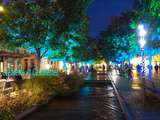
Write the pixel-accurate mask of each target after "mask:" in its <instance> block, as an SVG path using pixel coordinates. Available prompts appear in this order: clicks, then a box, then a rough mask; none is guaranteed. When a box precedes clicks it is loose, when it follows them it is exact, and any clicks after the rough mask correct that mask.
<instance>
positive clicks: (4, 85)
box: [0, 79, 15, 95]
mask: <svg viewBox="0 0 160 120" xmlns="http://www.w3.org/2000/svg"><path fill="white" fill-rule="evenodd" d="M14 87H15V81H14V80H13V79H8V80H7V79H0V91H1V92H2V93H4V94H5V95H9V94H10V93H11V92H13V91H14Z"/></svg>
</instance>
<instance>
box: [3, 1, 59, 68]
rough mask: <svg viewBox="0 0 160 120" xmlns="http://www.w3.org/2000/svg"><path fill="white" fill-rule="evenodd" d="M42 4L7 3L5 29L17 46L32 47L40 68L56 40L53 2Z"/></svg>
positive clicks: (55, 17) (56, 17)
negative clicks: (42, 59) (42, 60)
mask: <svg viewBox="0 0 160 120" xmlns="http://www.w3.org/2000/svg"><path fill="white" fill-rule="evenodd" d="M46 4H47V5H45V6H41V5H39V4H37V2H34V1H33V2H23V1H21V0H18V1H10V3H9V4H8V5H7V9H8V11H9V12H8V15H7V17H5V21H7V22H6V23H5V26H4V29H5V30H6V31H7V33H8V36H11V37H10V38H12V39H11V40H10V42H13V41H14V42H15V43H16V45H17V47H23V48H26V49H28V48H32V50H33V52H34V53H35V54H36V57H37V61H38V66H37V67H38V69H40V61H41V58H42V57H44V56H45V54H46V53H47V51H48V50H49V48H50V47H51V46H54V44H51V43H53V42H52V41H55V40H56V39H55V34H56V29H55V21H56V20H57V19H58V15H57V14H56V13H55V9H54V6H53V4H54V3H53V2H46Z"/></svg>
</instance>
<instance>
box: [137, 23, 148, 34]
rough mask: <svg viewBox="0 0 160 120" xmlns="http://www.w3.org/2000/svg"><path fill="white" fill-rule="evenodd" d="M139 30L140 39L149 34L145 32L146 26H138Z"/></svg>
mask: <svg viewBox="0 0 160 120" xmlns="http://www.w3.org/2000/svg"><path fill="white" fill-rule="evenodd" d="M138 30H139V36H140V37H144V36H145V35H146V34H147V32H146V31H145V29H144V26H143V25H142V24H140V25H138Z"/></svg>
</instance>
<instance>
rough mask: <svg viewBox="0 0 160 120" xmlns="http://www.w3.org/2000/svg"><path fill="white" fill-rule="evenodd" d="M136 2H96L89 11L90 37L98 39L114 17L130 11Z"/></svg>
mask: <svg viewBox="0 0 160 120" xmlns="http://www.w3.org/2000/svg"><path fill="white" fill-rule="evenodd" d="M133 1H134V0H94V2H93V3H92V4H91V6H90V7H89V10H88V13H87V14H88V16H89V18H90V35H91V36H92V37H96V36H97V35H98V34H99V32H100V31H103V30H104V29H105V28H106V27H107V26H108V25H109V24H110V22H111V19H112V17H113V16H117V15H120V14H121V13H122V12H123V11H129V10H131V9H132V7H133Z"/></svg>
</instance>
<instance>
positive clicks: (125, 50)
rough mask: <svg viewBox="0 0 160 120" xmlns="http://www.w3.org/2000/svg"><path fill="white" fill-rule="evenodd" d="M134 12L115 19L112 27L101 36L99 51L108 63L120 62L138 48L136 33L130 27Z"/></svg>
mask: <svg viewBox="0 0 160 120" xmlns="http://www.w3.org/2000/svg"><path fill="white" fill-rule="evenodd" d="M133 15H134V14H133V12H126V13H123V14H122V15H121V16H117V17H114V18H113V19H112V23H111V25H110V26H109V27H108V28H107V29H106V30H105V31H103V32H101V34H100V36H99V50H100V53H101V54H102V56H103V58H104V59H105V60H106V61H107V62H108V61H113V62H119V59H120V58H121V57H122V56H123V57H124V55H129V54H130V53H131V52H132V51H134V50H135V49H136V48H137V42H136V41H137V40H136V35H135V31H134V30H132V29H131V28H130V26H129V23H130V21H131V18H132V17H133Z"/></svg>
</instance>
